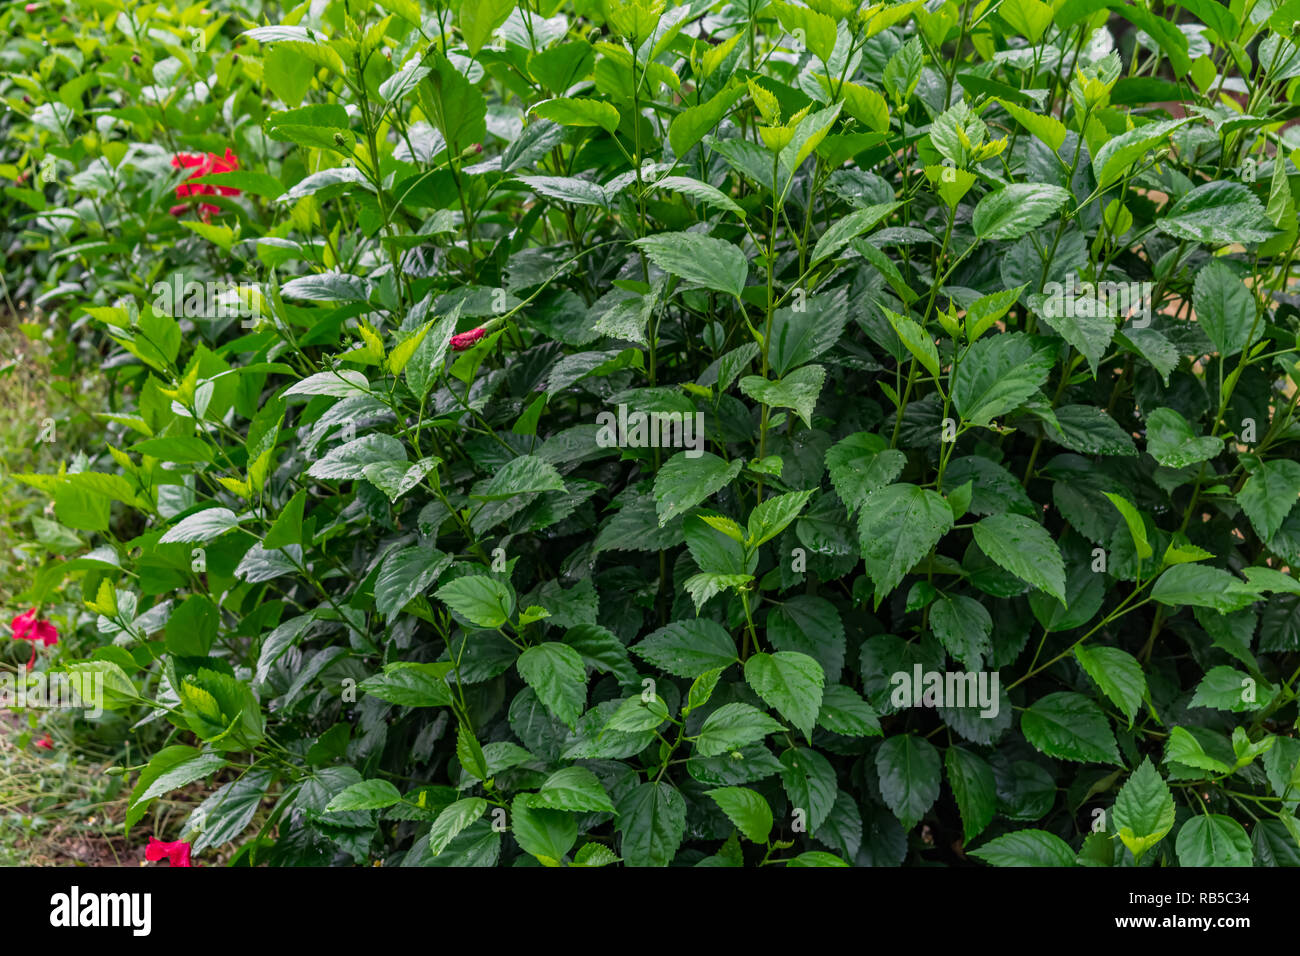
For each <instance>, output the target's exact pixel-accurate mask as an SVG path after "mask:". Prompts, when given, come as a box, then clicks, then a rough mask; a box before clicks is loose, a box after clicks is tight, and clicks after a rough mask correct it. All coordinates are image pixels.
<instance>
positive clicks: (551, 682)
mask: <svg viewBox="0 0 1300 956" xmlns="http://www.w3.org/2000/svg"><path fill="white" fill-rule="evenodd" d="M515 666H516V667H517V668H518V669H519V676H520V677H522V678H523V679H524V681H525V682H526V683H527V684H528V686H529V687H531V688H532V689H533V690H535V691H536V692H537V696H538V698H539V699H540V700H541V702H542V704H543V705H545V707H546V709H547V710H549V711H550V712H551V713H552V714H554V715H555V716H556V717H557V718H559V719H560V720H561V721H563V722H564V723H565V724H566V725H567V726H568V727H569V728H570V729H573V728H575V727H576V726H577V723H578V718H579V717H581V716H582V710H583V708H584V707H585V706H586V703H587V672H586V669H585V668H584V667H583V663H582V656H581V655H580V654H579V653H578V652H577V651H575V650H574V649H573V648H572V647H570V646H569V645H567V644H560V643H558V642H555V641H549V642H547V643H545V644H537V645H534V646H533V647H530V648H528V650H526V651H524V652H523V653H522V654H520V655H519V660H517V661H516V662H515Z"/></svg>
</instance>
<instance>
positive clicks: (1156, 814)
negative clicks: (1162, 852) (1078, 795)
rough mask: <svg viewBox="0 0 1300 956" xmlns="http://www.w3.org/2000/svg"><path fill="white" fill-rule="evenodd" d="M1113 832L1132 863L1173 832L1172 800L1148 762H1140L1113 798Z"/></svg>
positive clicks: (1139, 859)
mask: <svg viewBox="0 0 1300 956" xmlns="http://www.w3.org/2000/svg"><path fill="white" fill-rule="evenodd" d="M1114 823H1115V829H1116V831H1117V832H1118V833H1119V838H1120V840H1122V841H1123V842H1124V845H1125V846H1126V847H1128V848H1129V851H1130V852H1131V853H1132V854H1133V859H1134V861H1135V862H1138V863H1140V862H1142V857H1143V855H1144V854H1145V853H1146V852H1147V850H1149V849H1151V848H1152V847H1153V846H1155V845H1156V844H1157V843H1159V842H1160V841H1161V840H1163V839H1164V838H1165V835H1166V834H1167V833H1168V832H1169V831H1170V830H1172V829H1173V828H1174V797H1173V794H1171V793H1170V792H1169V787H1168V786H1167V785H1166V784H1165V782H1164V780H1163V779H1162V778H1161V776H1160V774H1158V773H1157V772H1156V768H1155V767H1154V766H1152V764H1151V758H1149V757H1146V758H1143V760H1142V763H1141V764H1140V765H1139V766H1138V768H1137V770H1135V771H1133V773H1132V775H1131V776H1130V777H1129V778H1128V782H1127V783H1125V784H1124V786H1123V787H1121V788H1120V791H1119V794H1118V795H1117V796H1116V797H1115V811H1114Z"/></svg>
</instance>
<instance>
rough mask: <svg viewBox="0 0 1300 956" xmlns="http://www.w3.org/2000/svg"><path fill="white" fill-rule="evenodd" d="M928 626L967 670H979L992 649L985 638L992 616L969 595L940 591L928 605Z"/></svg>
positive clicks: (989, 642)
mask: <svg viewBox="0 0 1300 956" xmlns="http://www.w3.org/2000/svg"><path fill="white" fill-rule="evenodd" d="M930 627H931V629H932V630H933V631H934V636H935V637H937V638H939V643H941V644H942V645H943V646H944V648H945V649H946V650H947V651H948V653H949V654H950V655H952V657H953V658H954V659H955V660H957V661H959V662H961V664H962V666H963V667H965V668H966V669H967V670H968V671H977V670H980V669H981V668H982V667H983V666H984V658H985V657H986V656H987V655H991V654H992V652H993V644H992V642H991V641H990V640H989V636H990V635H991V634H992V633H993V618H991V617H990V616H989V612H988V611H987V610H986V609H985V607H984V605H982V604H980V603H979V601H976V600H974V599H973V598H968V597H963V596H957V597H952V596H950V595H947V594H941V595H940V596H939V599H938V600H937V601H935V602H934V603H933V604H932V605H930Z"/></svg>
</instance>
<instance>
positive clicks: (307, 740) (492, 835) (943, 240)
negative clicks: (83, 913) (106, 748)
mask: <svg viewBox="0 0 1300 956" xmlns="http://www.w3.org/2000/svg"><path fill="white" fill-rule="evenodd" d="M1296 16H1297V6H1296V4H1295V3H1294V2H1290V3H1281V2H1276V3H1275V2H1273V0H1232V2H1231V3H1228V4H1227V5H1220V4H1218V3H1214V2H1208V0H1195V2H1193V0H1182V2H1179V3H1154V4H1152V5H1149V6H1148V5H1131V4H1127V3H1124V2H1122V0H1052V2H1043V0H1002V2H1001V3H991V2H990V0H979V2H976V0H928V2H925V3H921V2H915V0H914V2H905V3H896V4H880V3H876V4H864V5H859V4H857V3H851V2H847V0H804V2H802V3H801V2H798V0H788V2H787V0H766V2H764V0H759V2H756V3H749V4H734V3H730V2H725V0H718V2H710V0H702V2H696V3H692V4H682V5H676V6H673V5H670V4H668V3H665V2H664V0H600V2H596V0H573V2H563V0H554V2H549V3H542V4H528V5H520V6H516V5H515V3H514V2H513V0H461V2H459V3H453V4H451V5H450V6H445V5H443V4H442V3H440V2H435V3H431V4H419V3H416V2H414V0H382V2H380V3H377V4H367V3H357V2H351V3H343V2H339V0H325V2H320V3H312V4H302V5H300V6H297V7H293V8H285V9H284V10H283V11H281V10H280V9H279V8H275V11H274V12H273V13H272V12H270V10H267V11H263V10H262V9H261V8H260V7H258V6H256V5H253V4H249V3H239V2H230V3H223V2H212V3H210V4H209V5H208V6H207V7H199V6H170V5H168V4H167V3H162V4H152V3H151V4H126V3H123V2H121V0H90V2H88V3H78V4H77V5H75V6H73V5H71V4H69V5H64V4H62V3H59V2H52V3H41V4H35V5H29V8H28V9H26V10H24V9H20V8H19V7H17V6H12V5H11V6H10V7H8V8H7V9H6V10H5V12H4V13H2V14H0V25H3V28H4V31H5V39H4V40H3V41H2V42H3V51H4V56H5V61H6V64H7V70H8V71H9V72H7V73H5V74H4V76H3V78H0V93H2V94H3V96H4V98H5V102H6V103H7V105H8V107H9V109H8V112H6V113H5V114H4V116H3V118H2V119H0V134H2V135H0V151H2V153H0V161H2V162H0V175H4V176H7V177H9V179H10V180H11V184H10V185H8V186H6V188H5V190H4V199H3V203H4V207H3V208H4V210H5V212H6V215H5V217H4V223H3V225H2V226H0V229H2V230H3V241H4V243H5V247H6V254H7V259H6V262H5V264H4V266H3V269H4V274H5V276H6V278H7V285H8V287H9V288H10V289H13V290H15V301H16V302H18V303H19V304H20V305H21V306H24V307H28V308H33V309H36V310H38V311H37V312H36V313H34V315H33V316H32V317H28V318H29V324H28V326H27V328H28V329H29V331H30V333H31V334H33V335H45V336H46V337H47V338H49V339H50V340H51V342H52V343H53V344H54V345H55V347H56V348H58V349H61V350H62V351H61V361H63V362H64V363H65V366H66V367H67V368H68V369H76V368H81V367H86V366H95V367H98V368H99V369H101V370H102V372H103V374H104V375H106V376H108V377H109V379H110V380H111V383H112V387H111V389H110V395H109V399H108V401H107V402H106V404H104V406H103V407H102V408H96V409H94V411H96V412H97V413H98V419H99V421H101V422H102V427H103V441H102V442H101V443H97V444H85V445H81V446H78V447H75V448H68V449H66V451H65V454H66V465H65V467H64V468H62V469H61V470H59V471H58V473H50V474H23V475H18V476H16V477H17V478H18V481H19V482H20V483H22V484H23V485H25V486H26V487H27V488H28V489H31V490H32V493H39V494H40V495H42V496H43V499H44V500H48V501H50V502H52V505H53V515H54V516H55V518H57V524H58V526H59V527H61V528H63V529H65V530H66V531H67V533H68V534H71V535H74V536H76V537H77V538H79V539H80V540H83V541H84V542H85V545H84V547H83V548H82V549H81V552H80V553H78V554H75V555H69V556H67V557H60V556H58V555H56V554H51V555H50V556H49V557H48V558H47V560H46V561H45V563H44V564H43V566H42V567H41V568H40V570H39V572H38V574H37V575H36V578H35V583H34V584H33V586H32V587H31V588H30V589H29V590H28V592H27V593H26V594H25V595H24V599H25V600H24V603H23V605H22V607H20V608H18V609H16V610H20V611H24V612H25V611H26V610H27V608H29V607H33V606H34V607H38V608H41V609H42V610H41V613H42V614H43V615H46V616H49V617H50V618H51V619H52V620H54V621H55V622H56V623H57V624H58V626H59V628H60V632H61V635H62V637H61V639H60V641H59V643H58V644H57V645H55V646H54V647H53V648H50V649H49V654H50V655H51V656H50V657H49V658H48V661H49V662H48V665H46V666H48V667H50V668H52V669H56V670H63V671H66V672H69V673H71V674H74V675H80V676H81V679H82V680H83V684H84V682H85V681H86V680H88V679H89V678H92V677H93V678H100V679H102V686H103V698H104V705H105V706H106V707H107V708H109V710H110V714H109V715H106V717H105V718H104V719H110V718H112V719H116V720H118V721H119V725H118V726H119V727H120V728H121V733H122V734H123V738H122V739H123V740H124V741H125V742H127V743H129V745H130V748H131V749H130V752H129V753H130V755H129V757H127V758H126V759H125V760H124V761H123V764H122V767H121V769H120V770H119V771H118V772H125V773H129V775H130V786H131V787H132V789H131V795H130V801H129V809H128V811H127V820H126V823H127V825H128V827H129V828H136V831H137V832H138V831H139V829H141V828H144V829H146V830H153V832H154V833H155V834H156V836H157V837H159V838H162V839H163V840H166V841H168V842H166V843H163V844H157V843H155V844H152V845H151V848H150V850H149V856H150V858H162V857H163V856H167V857H168V858H170V859H172V861H173V862H174V863H182V864H184V863H187V862H188V859H189V849H188V848H187V849H184V850H182V849H181V845H183V844H190V845H191V846H192V850H193V852H194V853H195V855H196V859H197V860H199V861H202V860H204V859H205V858H207V859H209V860H211V859H216V858H220V859H223V860H233V861H235V862H237V863H240V864H261V863H268V864H272V865H301V864H366V863H370V862H374V861H383V862H384V863H386V864H388V865H399V864H400V865H403V866H490V865H536V864H538V863H540V864H543V865H547V866H555V865H571V866H602V865H607V864H613V863H618V862H622V863H623V864H625V865H629V866H647V865H667V864H674V865H703V866H740V865H764V864H778V865H794V866H838V865H846V864H848V865H866V866H891V865H899V864H902V863H909V864H932V863H963V862H964V863H970V864H974V865H985V864H993V865H1013V864H1037V865H1088V866H1133V865H1141V866H1155V865H1162V864H1180V865H1185V866H1186V865H1191V866H1197V865H1204V864H1209V863H1218V864H1237V865H1249V864H1251V863H1252V862H1253V863H1257V864H1262V865H1275V864H1286V865H1295V864H1296V863H1297V862H1300V822H1297V819H1296V816H1295V813H1296V808H1297V803H1298V802H1300V772H1298V771H1297V761H1298V759H1300V740H1298V739H1297V738H1296V736H1295V728H1296V717H1297V677H1298V675H1300V612H1298V608H1297V604H1298V603H1300V582H1297V580H1296V579H1295V578H1294V577H1293V576H1292V574H1291V572H1290V568H1291V567H1293V566H1295V565H1296V564H1297V562H1300V511H1298V510H1297V509H1295V508H1294V507H1293V506H1294V505H1295V503H1296V501H1297V497H1298V496H1300V460H1298V459H1300V423H1297V421H1296V418H1295V411H1296V404H1297V398H1298V396H1300V392H1298V391H1297V389H1296V379H1297V377H1300V372H1298V371H1297V359H1300V349H1298V348H1297V334H1298V332H1300V310H1298V309H1297V301H1296V297H1295V293H1294V289H1293V287H1292V286H1291V285H1290V284H1289V282H1290V279H1291V277H1292V274H1293V272H1294V270H1295V255H1296V242H1297V215H1296V201H1297V197H1300V174H1298V173H1297V167H1296V162H1297V160H1298V159H1300V153H1298V152H1297V147H1300V135H1297V132H1296V129H1295V127H1294V126H1292V125H1290V124H1291V123H1292V122H1293V120H1294V118H1295V117H1296V116H1297V115H1300V93H1298V89H1300V45H1298V44H1300V38H1298V37H1297V30H1296V23H1295V21H1296ZM34 440H35V437H34ZM56 447H57V446H56ZM24 621H26V622H27V623H26V624H24V627H25V628H26V632H25V633H24V634H15V636H19V637H22V636H32V635H33V634H34V632H33V631H32V628H34V627H35V624H34V623H33V622H34V621H35V617H33V618H30V619H29V618H24ZM24 650H25V648H24ZM80 726H84V727H86V728H89V727H90V726H91V725H90V724H89V723H87V724H83V725H80ZM86 732H87V733H89V729H87V731H86ZM195 785H197V786H201V787H203V788H204V789H205V792H206V793H207V794H208V795H207V797H206V799H205V800H204V801H203V803H202V804H201V805H200V806H199V807H198V808H197V809H196V810H195V811H194V812H193V814H192V815H191V816H190V817H189V819H188V820H187V821H185V822H184V823H183V824H182V825H180V826H179V827H176V826H174V825H173V826H168V827H163V826H159V825H158V821H159V820H161V819H162V818H161V817H159V816H157V815H156V813H155V811H156V810H157V805H156V803H155V802H156V801H157V799H158V798H159V797H163V796H165V795H166V794H168V793H169V792H170V791H172V790H174V789H176V788H181V787H191V788H192V787H193V786H195ZM163 831H166V832H163Z"/></svg>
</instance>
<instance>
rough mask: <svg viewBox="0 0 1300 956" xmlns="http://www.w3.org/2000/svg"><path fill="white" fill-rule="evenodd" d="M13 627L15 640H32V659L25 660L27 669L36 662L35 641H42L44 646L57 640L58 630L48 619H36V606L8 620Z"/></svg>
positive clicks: (55, 642)
mask: <svg viewBox="0 0 1300 956" xmlns="http://www.w3.org/2000/svg"><path fill="white" fill-rule="evenodd" d="M9 626H10V627H11V628H12V629H13V638H14V640H15V641H31V642H32V659H31V660H29V661H28V662H27V669H28V670H31V669H32V667H33V665H35V663H36V645H37V642H42V641H43V642H44V643H45V646H46V647H49V646H50V645H51V644H57V643H58V642H59V632H58V630H57V629H55V627H54V625H53V624H51V623H50V622H49V621H38V620H37V619H36V608H32V609H31V610H30V611H28V612H27V613H26V614H19V615H18V616H17V617H16V618H14V619H13V620H12V621H10V622H9Z"/></svg>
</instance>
